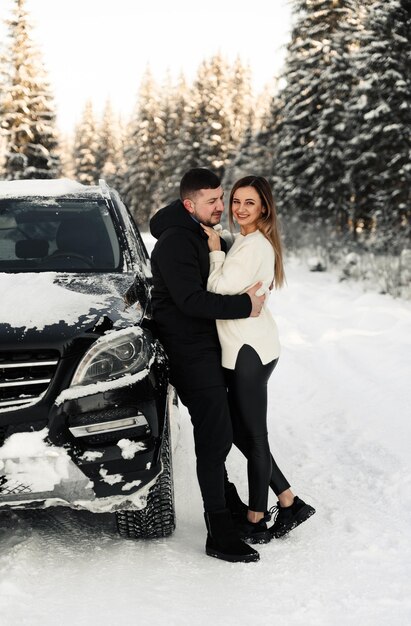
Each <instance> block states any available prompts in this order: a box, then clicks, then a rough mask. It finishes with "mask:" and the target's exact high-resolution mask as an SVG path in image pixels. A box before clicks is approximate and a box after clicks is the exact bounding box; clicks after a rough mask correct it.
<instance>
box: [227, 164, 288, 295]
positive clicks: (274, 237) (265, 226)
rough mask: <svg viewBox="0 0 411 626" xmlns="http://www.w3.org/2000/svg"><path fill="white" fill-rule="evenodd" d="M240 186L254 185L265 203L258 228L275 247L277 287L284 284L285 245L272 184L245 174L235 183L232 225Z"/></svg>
mask: <svg viewBox="0 0 411 626" xmlns="http://www.w3.org/2000/svg"><path fill="white" fill-rule="evenodd" d="M240 187H254V189H255V190H256V192H257V193H258V195H259V197H260V200H261V203H262V205H263V213H262V215H261V217H260V219H259V221H258V223H257V227H258V230H259V231H261V232H262V233H263V235H264V237H266V239H268V241H269V242H270V243H271V245H272V246H273V249H274V256H275V266H274V284H275V287H276V289H279V288H280V287H282V286H283V285H284V282H285V272H284V263H283V247H282V244H281V236H280V229H279V225H278V220H277V212H276V210H275V202H274V198H273V192H272V191H271V187H270V184H269V182H268V180H267V179H266V178H264V177H263V176H245V177H244V178H240V180H237V182H236V183H234V186H233V188H232V190H231V193H230V209H229V222H230V227H231V228H232V227H233V225H234V220H233V198H234V194H235V192H236V191H237V189H240Z"/></svg>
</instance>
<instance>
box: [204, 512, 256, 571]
mask: <svg viewBox="0 0 411 626" xmlns="http://www.w3.org/2000/svg"><path fill="white" fill-rule="evenodd" d="M204 519H205V523H206V526H207V531H208V533H207V542H206V554H208V556H214V557H215V558H217V559H223V560H224V561H230V562H231V563H251V562H253V561H258V560H259V558H260V555H259V554H258V552H257V551H256V550H254V549H253V548H251V547H250V546H249V545H247V544H246V543H244V541H241V539H240V537H239V535H238V532H237V530H236V528H235V526H234V523H233V520H232V517H231V513H230V511H229V509H221V510H220V511H212V512H211V513H210V512H206V513H204Z"/></svg>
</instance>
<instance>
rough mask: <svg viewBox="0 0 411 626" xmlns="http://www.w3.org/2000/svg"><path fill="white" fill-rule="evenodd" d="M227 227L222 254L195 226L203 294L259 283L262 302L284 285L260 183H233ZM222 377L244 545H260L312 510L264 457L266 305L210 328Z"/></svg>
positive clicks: (274, 342)
mask: <svg viewBox="0 0 411 626" xmlns="http://www.w3.org/2000/svg"><path fill="white" fill-rule="evenodd" d="M229 211H230V213H229V219H230V225H231V226H232V224H233V220H235V221H236V222H237V223H238V225H239V226H240V233H239V234H238V235H236V238H235V242H234V244H233V246H232V248H231V249H230V251H229V252H228V253H227V255H226V254H225V253H224V252H222V251H221V246H220V237H219V235H218V233H217V232H216V231H215V230H214V229H213V228H211V227H209V226H204V225H202V227H203V229H204V231H205V233H206V234H207V236H208V246H209V250H210V275H209V279H208V284H207V289H208V290H209V291H213V292H215V293H220V294H228V295H230V294H238V293H243V292H245V291H246V290H247V289H248V288H249V287H250V286H251V285H253V284H255V283H256V282H259V281H261V282H262V289H264V290H265V291H266V292H267V294H268V293H269V290H270V288H271V287H272V285H273V284H274V285H275V287H276V288H279V287H281V286H282V285H283V283H284V280H285V276H284V266H283V259H282V247H281V240H280V235H279V229H278V224H277V216H276V211H275V205H274V199H273V195H272V192H271V188H270V185H269V183H268V181H267V180H266V179H265V178H263V177H261V176H246V177H245V178H242V179H240V180H238V181H237V182H236V183H235V185H234V187H233V189H232V191H231V194H230V207H229ZM217 330H218V335H219V339H220V343H221V348H222V364H223V367H224V371H225V374H226V381H227V389H228V395H229V402H230V411H231V417H232V421H233V430H234V443H235V444H236V446H237V447H238V448H239V449H240V450H241V451H242V452H243V453H244V454H245V456H246V457H247V470H248V485H249V507H248V511H247V515H246V519H244V520H243V523H242V524H241V532H242V535H243V538H245V539H248V540H250V541H252V542H254V543H256V542H259V543H266V542H267V541H270V539H271V538H272V537H273V536H275V537H280V536H283V535H284V534H286V533H287V532H289V531H290V530H292V528H295V526H297V525H298V524H301V523H302V522H303V521H305V520H306V519H308V518H309V517H310V516H311V515H313V513H315V510H314V509H313V507H311V506H310V505H308V504H306V503H305V502H303V501H302V500H300V499H299V498H298V497H297V496H294V495H293V493H292V491H291V489H290V485H289V483H288V482H287V480H286V479H285V477H284V476H283V474H282V473H281V471H280V469H279V468H278V466H277V465H276V463H275V461H274V459H273V458H272V456H271V453H270V448H269V442H268V434H267V382H268V379H269V377H270V376H271V373H272V372H273V370H274V368H275V366H276V365H277V362H278V357H279V355H280V344H279V340H278V332H277V326H276V323H275V321H274V319H273V317H272V316H271V313H270V311H269V309H268V306H267V304H266V303H265V304H264V306H263V308H262V311H261V314H260V316H259V317H253V318H251V317H249V318H246V319H241V320H217ZM270 481H271V486H272V488H273V489H274V491H275V493H276V494H277V496H278V503H277V510H278V514H277V517H276V520H275V522H274V525H273V526H272V527H271V528H270V529H267V524H266V522H267V521H268V520H269V519H270V515H269V514H268V513H267V502H268V487H269V485H270Z"/></svg>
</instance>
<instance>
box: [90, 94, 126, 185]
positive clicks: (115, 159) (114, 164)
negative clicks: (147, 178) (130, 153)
mask: <svg viewBox="0 0 411 626" xmlns="http://www.w3.org/2000/svg"><path fill="white" fill-rule="evenodd" d="M97 135H98V137H97V153H96V170H97V176H98V178H104V180H106V182H107V183H109V184H110V185H113V186H114V187H116V186H117V185H118V184H119V183H120V179H121V176H122V174H123V173H124V172H123V169H124V164H123V155H122V135H121V127H120V124H119V123H118V121H117V120H116V119H115V117H114V114H113V109H112V106H111V102H110V101H107V102H106V106H105V108H104V111H103V118H102V121H101V124H100V125H99V127H98V132H97Z"/></svg>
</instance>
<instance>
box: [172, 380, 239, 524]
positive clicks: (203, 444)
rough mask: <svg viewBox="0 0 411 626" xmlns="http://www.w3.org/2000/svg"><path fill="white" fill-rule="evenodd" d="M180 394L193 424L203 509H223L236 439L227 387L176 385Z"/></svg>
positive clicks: (209, 510)
mask: <svg viewBox="0 0 411 626" xmlns="http://www.w3.org/2000/svg"><path fill="white" fill-rule="evenodd" d="M177 393H178V395H179V397H180V399H181V401H182V403H183V404H184V405H185V406H186V407H187V409H188V412H189V413H190V417H191V422H192V424H193V432H194V444H195V452H196V457H197V477H198V482H199V485H200V490H201V495H202V497H203V502H204V509H205V511H207V512H212V511H218V510H220V509H224V508H225V507H226V500H225V495H224V476H225V468H224V463H225V460H226V458H227V455H228V453H229V451H230V448H231V445H232V441H233V432H232V425H231V418H230V411H229V408H228V398H227V390H226V388H225V387H224V386H219V387H205V388H204V389H181V388H178V387H177Z"/></svg>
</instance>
